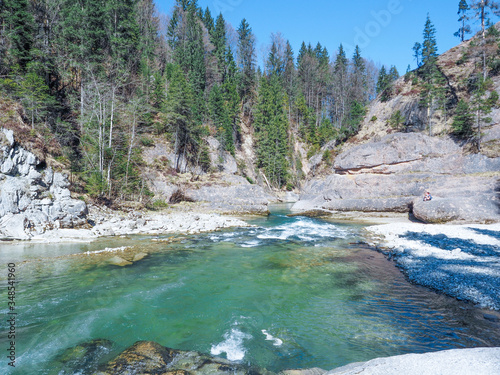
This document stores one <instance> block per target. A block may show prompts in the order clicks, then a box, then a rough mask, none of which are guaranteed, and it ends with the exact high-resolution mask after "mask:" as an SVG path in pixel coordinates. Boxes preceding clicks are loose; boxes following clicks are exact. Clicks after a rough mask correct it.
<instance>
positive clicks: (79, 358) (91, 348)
mask: <svg viewBox="0 0 500 375" xmlns="http://www.w3.org/2000/svg"><path fill="white" fill-rule="evenodd" d="M112 347H113V342H112V341H109V340H104V339H96V340H92V341H90V342H86V343H83V344H79V345H77V346H75V347H72V348H69V349H66V350H65V351H64V352H63V353H61V354H60V355H58V356H57V357H56V358H55V359H54V361H53V363H52V369H51V372H50V373H49V375H73V374H90V373H92V372H93V371H96V370H97V367H98V364H99V362H100V361H101V360H102V359H103V358H105V357H106V355H108V354H109V353H110V352H111V349H112Z"/></svg>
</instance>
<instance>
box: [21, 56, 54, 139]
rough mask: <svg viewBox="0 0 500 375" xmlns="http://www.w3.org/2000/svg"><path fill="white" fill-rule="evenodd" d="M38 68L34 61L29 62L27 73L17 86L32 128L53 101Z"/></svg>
mask: <svg viewBox="0 0 500 375" xmlns="http://www.w3.org/2000/svg"><path fill="white" fill-rule="evenodd" d="M38 68H39V66H38V65H37V64H36V63H29V64H28V65H27V73H26V75H24V76H23V78H22V80H21V82H20V83H19V85H18V87H17V88H18V95H19V97H20V98H21V101H22V102H23V104H24V107H25V108H26V111H27V112H28V116H29V117H30V119H31V128H32V129H33V128H34V127H35V122H38V121H39V120H40V119H42V118H43V117H44V116H45V115H46V113H47V111H46V110H47V108H48V107H49V106H51V105H54V103H55V101H54V99H53V98H52V97H51V96H50V94H49V88H48V87H47V85H46V84H45V81H44V79H43V78H42V77H40V75H39V74H38V72H37V70H38Z"/></svg>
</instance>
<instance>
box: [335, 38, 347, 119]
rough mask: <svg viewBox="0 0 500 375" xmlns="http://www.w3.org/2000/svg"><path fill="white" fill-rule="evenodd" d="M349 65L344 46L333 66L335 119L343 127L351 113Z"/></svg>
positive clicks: (340, 49) (340, 48)
mask: <svg viewBox="0 0 500 375" xmlns="http://www.w3.org/2000/svg"><path fill="white" fill-rule="evenodd" d="M348 65H349V61H348V60H347V57H346V55H345V51H344V47H343V46H342V44H341V45H340V46H339V49H338V52H337V57H336V59H335V63H334V66H333V76H334V87H333V100H334V106H335V119H336V121H337V122H338V124H339V127H342V126H343V125H344V124H343V122H344V119H345V118H346V115H347V114H348V112H349V103H348V101H347V93H348V75H347V72H348V70H347V69H348Z"/></svg>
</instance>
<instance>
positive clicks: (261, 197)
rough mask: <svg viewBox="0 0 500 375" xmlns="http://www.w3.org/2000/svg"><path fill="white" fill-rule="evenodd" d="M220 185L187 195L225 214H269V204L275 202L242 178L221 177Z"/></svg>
mask: <svg viewBox="0 0 500 375" xmlns="http://www.w3.org/2000/svg"><path fill="white" fill-rule="evenodd" d="M221 177H222V178H221V180H219V184H214V185H204V186H200V187H198V188H191V189H189V190H187V195H188V196H189V197H191V198H193V199H194V200H195V201H197V202H201V203H204V204H205V205H206V206H207V207H208V208H209V209H211V210H215V211H217V212H223V213H241V214H268V213H269V208H268V204H269V202H270V201H273V200H275V198H274V197H272V196H271V195H270V194H267V193H266V192H265V191H264V189H263V188H262V187H261V186H259V185H255V184H253V185H252V184H250V183H249V182H248V181H247V180H246V179H245V178H243V177H241V176H228V175H224V176H221Z"/></svg>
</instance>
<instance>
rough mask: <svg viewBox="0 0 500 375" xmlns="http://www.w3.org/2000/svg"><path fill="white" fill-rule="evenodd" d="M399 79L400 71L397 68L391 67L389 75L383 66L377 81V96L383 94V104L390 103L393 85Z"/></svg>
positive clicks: (381, 98)
mask: <svg viewBox="0 0 500 375" xmlns="http://www.w3.org/2000/svg"><path fill="white" fill-rule="evenodd" d="M398 78H399V73H398V70H397V69H396V67H395V66H391V67H390V69H389V73H387V70H386V68H385V66H384V65H383V66H382V68H381V69H380V72H379V75H378V79H377V86H376V90H377V94H381V96H380V100H381V101H382V102H386V101H388V100H389V99H390V98H391V96H392V83H393V82H394V81H395V80H396V79H398Z"/></svg>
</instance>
